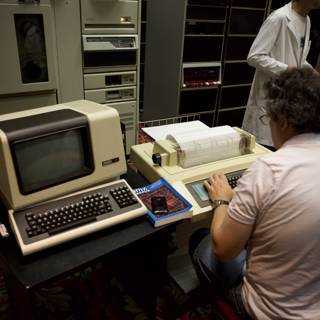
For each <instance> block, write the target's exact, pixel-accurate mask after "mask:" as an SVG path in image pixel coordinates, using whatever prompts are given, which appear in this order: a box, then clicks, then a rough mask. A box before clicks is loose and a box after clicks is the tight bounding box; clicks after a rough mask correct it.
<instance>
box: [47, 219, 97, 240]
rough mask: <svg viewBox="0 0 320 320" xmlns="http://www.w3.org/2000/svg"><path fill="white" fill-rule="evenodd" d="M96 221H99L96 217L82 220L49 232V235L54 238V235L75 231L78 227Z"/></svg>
mask: <svg viewBox="0 0 320 320" xmlns="http://www.w3.org/2000/svg"><path fill="white" fill-rule="evenodd" d="M94 221H97V219H96V217H89V218H85V219H81V220H78V221H75V222H71V223H68V224H65V225H64V226H61V227H57V228H53V229H51V230H49V231H48V233H49V235H50V236H52V235H54V234H57V233H61V232H63V231H66V230H69V229H73V228H76V227H80V226H82V225H84V224H87V223H89V222H94Z"/></svg>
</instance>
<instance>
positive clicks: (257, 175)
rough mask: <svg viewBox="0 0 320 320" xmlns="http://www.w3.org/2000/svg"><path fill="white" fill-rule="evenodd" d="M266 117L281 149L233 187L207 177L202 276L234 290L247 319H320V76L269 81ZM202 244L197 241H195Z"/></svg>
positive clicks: (195, 254)
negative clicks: (210, 210) (209, 206)
mask: <svg viewBox="0 0 320 320" xmlns="http://www.w3.org/2000/svg"><path fill="white" fill-rule="evenodd" d="M266 88H267V104H266V106H265V108H266V109H265V114H264V115H263V116H262V117H260V120H261V121H264V123H265V124H267V123H266V122H269V123H270V127H271V133H272V139H273V143H274V146H275V147H276V149H277V151H276V152H273V153H270V154H268V155H265V156H263V157H260V158H259V159H257V160H256V161H255V162H254V163H253V164H252V166H251V167H250V168H249V169H248V170H246V172H245V173H244V174H243V176H242V177H241V179H239V181H238V186H237V188H236V189H235V190H232V189H231V188H230V186H229V184H228V181H227V179H226V177H225V176H224V175H219V174H213V175H212V176H211V177H209V179H208V180H207V181H206V182H205V186H206V188H207V190H208V193H209V196H210V199H211V200H214V199H219V200H224V201H222V204H219V205H218V206H216V208H215V209H214V216H213V220H212V225H211V230H210V231H211V232H210V233H209V232H207V235H206V236H204V237H200V239H198V240H197V238H199V237H197V234H198V235H199V232H198V233H195V234H194V235H193V236H192V237H191V239H190V253H191V256H192V260H193V262H194V264H195V268H196V271H197V274H198V276H199V278H200V280H203V281H205V282H207V284H209V285H210V286H211V287H212V288H213V290H215V292H217V290H219V292H218V293H220V294H222V295H223V294H225V295H228V298H229V299H231V302H233V305H234V306H236V308H235V310H236V311H237V312H238V313H239V314H241V316H242V318H244V319H246V318H251V319H259V320H260V319H261V320H262V319H264V320H265V319H314V320H316V319H320V266H319V261H320V179H319V177H320V164H319V159H320V76H319V75H317V74H316V73H315V72H314V71H313V70H310V69H290V70H287V71H285V72H283V73H282V74H280V76H279V77H278V78H276V79H273V80H271V81H269V82H268V83H267V84H266ZM197 241H198V242H197Z"/></svg>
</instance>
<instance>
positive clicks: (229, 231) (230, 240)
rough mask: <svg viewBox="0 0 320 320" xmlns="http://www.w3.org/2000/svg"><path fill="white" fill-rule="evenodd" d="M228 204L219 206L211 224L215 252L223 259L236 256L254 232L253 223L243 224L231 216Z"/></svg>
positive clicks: (226, 259)
mask: <svg viewBox="0 0 320 320" xmlns="http://www.w3.org/2000/svg"><path fill="white" fill-rule="evenodd" d="M227 208H228V207H227V206H226V205H221V206H219V207H218V208H217V209H216V210H215V212H214V217H213V220H212V224H211V235H212V241H213V247H214V253H215V255H216V256H217V257H218V258H219V260H221V261H228V260H231V259H233V258H234V257H236V256H237V255H238V254H239V253H240V252H241V250H242V249H244V247H245V246H246V244H247V242H248V240H249V237H250V235H251V232H252V228H253V225H252V224H243V223H240V222H238V221H236V220H234V219H232V218H230V217H229V215H228V213H227Z"/></svg>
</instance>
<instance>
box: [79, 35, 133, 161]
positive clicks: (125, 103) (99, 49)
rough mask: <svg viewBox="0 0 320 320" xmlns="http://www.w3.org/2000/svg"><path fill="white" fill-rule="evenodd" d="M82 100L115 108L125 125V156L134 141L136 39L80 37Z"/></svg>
mask: <svg viewBox="0 0 320 320" xmlns="http://www.w3.org/2000/svg"><path fill="white" fill-rule="evenodd" d="M82 40H83V61H84V96H85V99H87V100H91V101H94V102H98V103H101V104H105V105H107V106H110V107H112V108H115V109H116V110H117V111H118V112H119V114H120V119H121V122H123V123H124V124H125V135H126V146H125V149H126V154H127V155H129V153H130V147H131V146H132V145H134V144H135V143H136V141H137V129H136V128H137V119H138V116H137V115H138V104H137V91H138V89H137V77H138V64H137V51H138V36H137V35H123V34H117V35H102V34H96V35H91V34H90V35H83V36H82Z"/></svg>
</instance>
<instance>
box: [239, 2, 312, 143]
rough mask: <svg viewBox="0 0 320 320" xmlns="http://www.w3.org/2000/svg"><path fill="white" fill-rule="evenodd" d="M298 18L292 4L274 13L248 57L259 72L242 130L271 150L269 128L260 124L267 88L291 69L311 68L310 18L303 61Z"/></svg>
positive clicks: (254, 82)
mask: <svg viewBox="0 0 320 320" xmlns="http://www.w3.org/2000/svg"><path fill="white" fill-rule="evenodd" d="M294 23H295V16H294V13H293V9H292V2H290V3H288V4H286V5H285V6H283V7H282V8H280V9H278V10H276V11H274V12H273V13H271V14H270V16H269V17H268V18H267V19H266V20H265V21H264V23H263V25H262V26H261V28H260V31H259V33H258V35H257V37H256V39H255V40H254V42H253V44H252V46H251V49H250V52H249V54H248V58H247V60H248V63H249V65H251V66H253V67H255V68H256V72H255V76H254V79H253V83H252V87H251V92H250V95H249V100H248V105H247V109H246V112H245V115H244V119H243V124H242V128H243V129H244V130H246V131H248V132H251V133H252V134H253V135H255V136H256V139H257V142H259V143H261V144H264V145H269V146H272V145H273V143H272V139H271V132H270V128H269V126H265V125H263V124H262V123H261V121H259V116H260V115H262V114H263V113H264V111H263V105H264V100H265V95H266V91H265V88H264V84H265V83H266V82H267V81H268V80H270V79H271V78H272V77H274V76H277V75H279V74H280V73H281V72H282V71H284V70H286V69H287V68H288V66H290V67H292V66H293V67H302V66H305V65H306V66H309V67H311V68H312V66H311V65H310V64H309V63H308V62H307V61H306V58H307V55H308V52H309V49H310V41H309V38H310V19H309V17H307V27H306V34H305V35H306V37H305V46H304V50H303V54H302V56H301V60H300V57H299V52H300V51H299V46H300V39H298V35H297V34H295V29H294V27H293V25H294Z"/></svg>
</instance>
